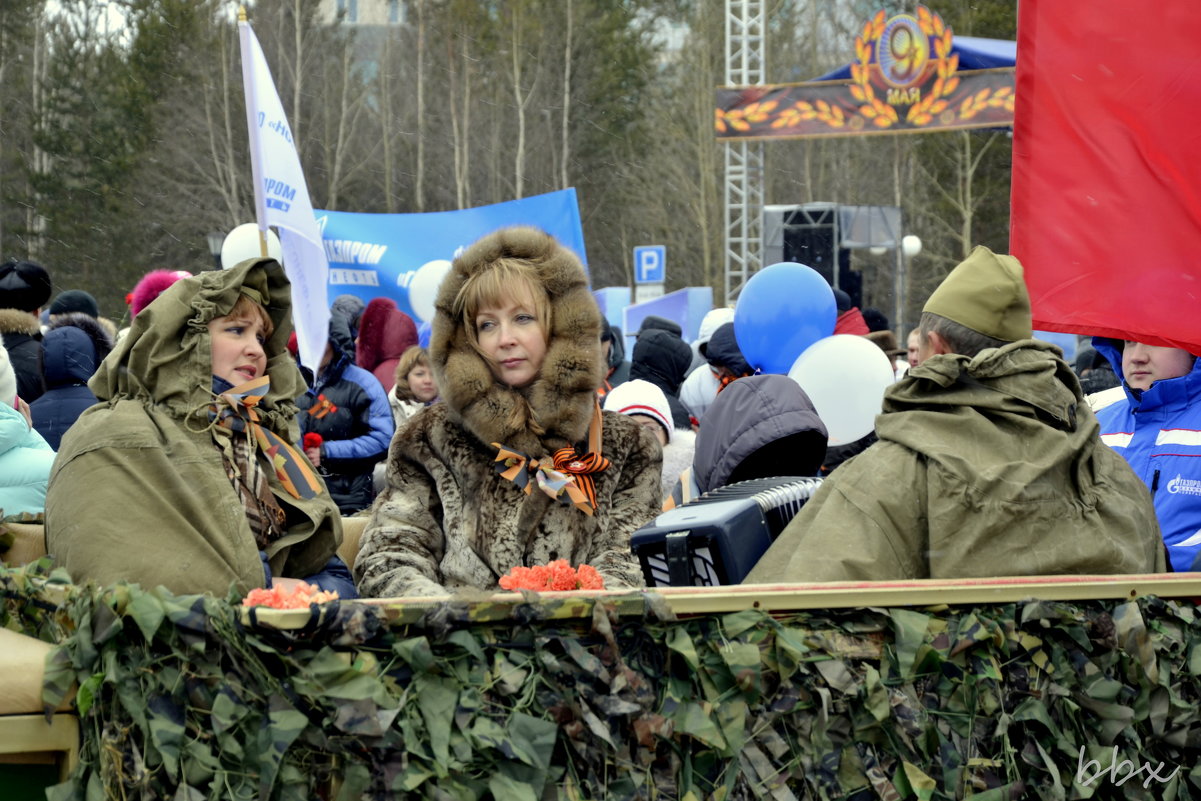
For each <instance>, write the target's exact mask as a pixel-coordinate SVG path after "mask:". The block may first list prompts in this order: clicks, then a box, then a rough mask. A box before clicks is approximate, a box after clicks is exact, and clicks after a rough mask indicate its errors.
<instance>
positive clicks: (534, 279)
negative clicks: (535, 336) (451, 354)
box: [451, 258, 551, 358]
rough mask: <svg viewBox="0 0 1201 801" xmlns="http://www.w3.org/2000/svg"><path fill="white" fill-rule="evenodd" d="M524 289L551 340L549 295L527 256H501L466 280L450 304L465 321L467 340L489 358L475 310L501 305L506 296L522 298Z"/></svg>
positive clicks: (452, 310) (548, 338)
mask: <svg viewBox="0 0 1201 801" xmlns="http://www.w3.org/2000/svg"><path fill="white" fill-rule="evenodd" d="M523 289H524V294H526V295H528V297H529V300H530V303H531V304H532V305H533V307H534V308H533V312H534V316H535V317H536V318H537V319H538V325H540V326H541V327H542V336H543V338H544V339H546V340H547V341H549V340H550V326H551V309H550V298H549V297H548V296H547V294H546V287H544V286H543V285H542V282H541V281H540V280H539V279H538V273H537V271H535V269H534V265H533V264H531V263H530V262H528V261H526V260H525V259H512V258H500V259H497V260H496V261H494V262H492V263H491V264H489V265H488V266H487V267H485V268H484V269H483V270H481V271H479V272H477V273H475V274H474V275H472V276H471V277H470V278H468V279H467V280H466V281H464V282H463V286H462V287H461V288H460V289H459V294H458V295H456V296H455V300H454V304H453V305H452V306H451V313H452V314H453V315H454V317H456V318H457V319H459V320H460V321H461V322H462V323H463V327H464V329H466V331H467V341H468V342H470V343H471V346H472V347H473V348H475V350H476V352H477V353H479V354H480V355H481V356H484V357H485V358H487V354H485V353H484V352H483V350H482V349H481V348H480V340H479V335H478V332H477V331H476V330H475V316H476V314H478V313H479V310H480V309H482V308H485V307H487V306H500V305H502V303H503V302H504V301H506V300H508V301H518V300H521V299H522V298H521V295H522V294H523V292H522V290H523Z"/></svg>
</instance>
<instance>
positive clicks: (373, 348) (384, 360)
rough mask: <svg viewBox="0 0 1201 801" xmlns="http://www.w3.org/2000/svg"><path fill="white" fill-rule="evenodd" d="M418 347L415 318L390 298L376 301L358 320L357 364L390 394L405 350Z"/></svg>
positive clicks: (371, 303) (373, 301)
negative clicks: (397, 306) (397, 367)
mask: <svg viewBox="0 0 1201 801" xmlns="http://www.w3.org/2000/svg"><path fill="white" fill-rule="evenodd" d="M416 344H417V325H416V323H414V322H413V318H412V317H410V316H409V315H407V314H405V313H404V312H402V311H401V310H400V309H398V308H396V304H395V303H394V302H393V301H391V300H389V299H388V298H375V299H374V300H372V301H371V302H370V303H368V304H367V308H366V309H364V310H363V316H362V317H360V318H359V344H358V346H357V347H356V348H355V364H357V365H358V366H359V367H362V368H363V369H364V370H367V371H369V372H370V373H371V374H372V375H374V376H375V377H376V379H377V380H378V381H379V382H380V385H381V386H383V388H384V392H385V393H391V392H392V387H394V386H396V365H397V363H398V362H399V361H400V356H401V354H403V353H404V352H405V351H406V350H408V349H409V348H411V347H413V346H414V345H416Z"/></svg>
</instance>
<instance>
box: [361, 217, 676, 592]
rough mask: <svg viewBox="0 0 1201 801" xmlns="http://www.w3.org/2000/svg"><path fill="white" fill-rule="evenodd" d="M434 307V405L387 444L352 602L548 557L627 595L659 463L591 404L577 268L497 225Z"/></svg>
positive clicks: (563, 252)
mask: <svg viewBox="0 0 1201 801" xmlns="http://www.w3.org/2000/svg"><path fill="white" fill-rule="evenodd" d="M435 308H436V316H435V319H434V325H433V332H432V335H431V338H430V359H431V362H432V364H433V368H434V373H435V375H436V377H437V383H438V387H439V389H440V390H441V393H442V399H443V401H445V402H444V403H438V404H435V405H433V406H430V407H428V408H427V409H425V410H424V411H422V412H421V414H418V415H416V416H414V417H413V418H412V419H410V420H409V422H408V424H407V425H406V426H405V427H404V428H402V429H401V430H400V431H399V432H398V433H397V435H396V437H395V438H394V439H393V441H392V446H391V449H390V451H389V455H388V470H387V487H386V489H385V490H384V492H383V494H381V496H380V497H379V499H378V500H377V502H376V504H375V506H374V507H373V509H372V516H371V521H370V522H369V523H368V524H367V528H366V530H365V531H364V533H363V540H362V547H361V550H360V552H359V555H358V558H357V559H356V561H355V565H354V571H355V578H356V580H357V582H358V586H359V590H360V592H361V593H362V594H363V595H367V596H376V597H395V596H420V595H424V596H429V595H444V594H447V593H452V592H457V591H462V590H471V589H474V590H483V591H490V590H496V589H498V580H499V578H500V577H501V576H504V575H505V574H507V573H508V572H509V570H510V569H511V568H513V567H516V566H526V567H529V566H534V565H539V564H545V563H547V562H550V561H553V560H556V559H565V560H567V561H568V562H569V563H571V565H572V566H578V565H580V564H583V563H587V564H590V565H592V566H593V567H594V568H596V569H597V571H598V572H599V573H600V574H601V576H602V577H603V578H604V580H605V585H606V587H610V588H611V587H619V586H640V585H641V584H642V574H641V571H640V569H639V567H638V562H637V560H636V559H635V558H634V556H633V555H632V553H631V551H630V534H631V533H632V532H633V531H634V530H636V529H637V528H638V527H639V526H641V525H643V524H644V523H646V522H647V521H648V520H650V519H651V518H653V517H654V516H655V515H656V514H657V512H658V508H659V503H658V500H659V478H660V465H661V459H662V456H661V451H660V448H659V445H658V443H657V442H656V441H655V440H654V438H653V437H652V436H651V434H650V433H649V432H648V431H647V430H646V429H644V428H643V427H642V426H639V425H638V424H637V423H635V422H634V421H632V420H630V419H629V418H627V417H625V416H623V415H618V414H614V413H612V412H603V413H602V412H601V410H600V408H599V403H598V401H597V395H596V389H597V387H598V386H599V385H600V383H601V379H602V377H603V375H604V368H605V364H604V361H603V360H602V358H601V349H600V334H601V329H602V317H601V314H600V310H599V309H598V308H597V306H596V302H595V300H593V298H592V294H591V293H590V292H589V290H588V284H587V277H586V276H585V274H584V270H583V267H582V266H581V265H580V262H579V260H578V259H577V258H576V257H575V255H574V254H572V253H571V251H569V250H568V249H567V248H565V247H563V246H562V245H560V244H559V243H558V242H556V241H555V240H554V239H553V238H552V237H550V236H548V235H547V234H545V233H543V232H541V231H538V230H536V229H533V228H509V229H504V230H501V231H497V232H495V233H493V234H490V235H488V236H486V237H484V238H483V239H481V240H480V241H478V242H476V243H475V244H474V245H472V246H470V247H469V248H467V249H466V250H465V251H464V252H463V253H462V254H461V255H460V256H459V257H458V258H456V259H455V261H454V265H453V267H452V269H451V272H450V273H449V274H448V275H447V277H446V279H445V280H444V281H443V282H442V286H441V288H440V290H439V292H438V299H437V303H436V304H435Z"/></svg>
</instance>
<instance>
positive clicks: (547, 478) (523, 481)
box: [492, 402, 609, 515]
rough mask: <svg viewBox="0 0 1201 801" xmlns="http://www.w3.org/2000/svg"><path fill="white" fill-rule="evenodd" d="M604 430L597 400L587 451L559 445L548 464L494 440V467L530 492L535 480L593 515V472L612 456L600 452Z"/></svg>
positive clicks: (569, 502)
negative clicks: (582, 451) (607, 457)
mask: <svg viewBox="0 0 1201 801" xmlns="http://www.w3.org/2000/svg"><path fill="white" fill-rule="evenodd" d="M602 433H603V432H602V428H601V410H600V403H599V402H596V403H595V404H594V406H593V414H592V422H591V423H590V424H589V427H588V452H587V453H584V454H582V455H581V454H579V453H577V452H576V450H575V448H560V449H559V450H557V451H555V454H554V456H553V457H552V459H551V462H552V464H551V465H546V464H543V463H541V462H539V461H538V460H537V459H532V458H530V457H529V456H526V455H525V454H524V453H521V452H520V451H515V450H513V449H512V448H506V447H505V446H504V445H501V444H500V443H499V442H493V443H492V445H493V447H495V448H496V449H497V454H496V458H495V460H493V468H494V469H495V470H496V472H497V473H499V474H500V475H501V477H503V478H506V479H508V480H509V481H512V482H513V483H514V484H516V485H517V486H518V487H520V488H521V489H522V490H523V491H524V492H525V493H526V494H527V495H528V494H529V493H530V491H531V490H532V489H533V484H534V483H535V482H536V483H537V484H538V486H539V488H540V489H541V490H542V491H543V492H545V493H546V494H547V495H549V496H551V497H552V498H555V499H556V500H558V501H559V502H560V503H562V504H564V505H574V506H575V507H576V508H577V509H579V510H580V511H582V512H584V513H586V514H588V515H591V514H592V513H593V511H594V510H595V509H596V508H597V500H596V481H595V480H594V479H593V478H592V474H593V473H600V472H602V471H604V470H605V469H607V468H608V467H609V460H608V459H606V458H605V457H604V456H602V455H601V435H602ZM552 465H553V466H552ZM539 474H541V475H539Z"/></svg>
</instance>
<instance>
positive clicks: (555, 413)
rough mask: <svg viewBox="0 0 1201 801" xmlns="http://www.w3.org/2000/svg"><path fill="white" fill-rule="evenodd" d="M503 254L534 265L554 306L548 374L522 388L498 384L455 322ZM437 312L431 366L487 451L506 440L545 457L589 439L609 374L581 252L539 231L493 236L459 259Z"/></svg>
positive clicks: (456, 413)
mask: <svg viewBox="0 0 1201 801" xmlns="http://www.w3.org/2000/svg"><path fill="white" fill-rule="evenodd" d="M504 256H508V257H513V258H522V259H527V260H529V261H531V262H532V263H533V264H534V265H535V269H536V271H537V274H538V277H539V279H540V280H541V281H542V285H543V286H544V287H545V288H546V292H547V295H548V297H549V298H550V305H551V330H550V337H549V339H550V342H549V345H548V346H547V350H546V358H545V360H544V361H543V362H542V373H541V375H540V376H539V377H538V379H537V380H535V381H534V382H533V383H532V384H530V385H529V386H528V387H525V388H523V389H521V390H515V389H512V388H510V387H507V386H505V385H504V384H501V383H500V382H498V381H497V380H496V379H495V378H493V376H492V371H491V370H490V369H489V366H488V363H487V361H486V360H485V359H484V358H483V357H482V356H480V355H479V354H478V353H477V352H476V351H475V349H474V348H472V347H471V343H470V341H469V340H468V338H467V332H466V330H465V329H464V327H463V323H462V321H461V320H457V319H454V318H453V317H452V316H451V308H452V306H453V304H454V300H455V297H456V296H457V295H458V293H459V289H460V288H461V287H462V286H463V284H464V283H465V282H466V280H467V279H468V278H469V277H470V276H471V275H473V274H475V273H476V272H479V271H481V270H483V269H485V268H486V267H487V266H488V265H490V264H491V263H492V262H494V261H495V260H496V259H498V258H501V257H504ZM435 308H436V314H435V317H434V323H433V330H432V332H431V335H430V362H431V364H432V366H433V369H434V374H435V376H436V377H437V380H438V388H439V391H440V392H441V396H442V399H443V400H444V401H446V404H447V407H448V409H449V411H450V415H451V419H452V420H455V421H456V422H459V423H461V424H462V425H463V427H464V428H466V429H467V430H468V431H469V432H470V433H471V434H472V435H473V436H474V437H476V438H477V439H478V440H479V441H480V442H482V443H483V444H485V445H488V444H490V443H492V442H501V443H504V445H505V446H507V447H509V448H514V449H516V450H519V451H522V452H523V453H526V454H529V455H530V456H544V455H547V454H549V453H553V452H554V451H555V450H557V449H558V448H561V447H564V446H566V445H576V444H578V443H580V442H581V441H582V440H584V439H585V438H586V437H587V434H588V423H589V422H590V421H591V419H592V412H593V408H594V405H595V403H596V388H597V387H598V386H600V383H601V380H602V378H603V376H604V365H603V364H602V358H601V348H600V334H601V326H602V319H603V318H602V317H601V313H600V309H599V308H598V307H597V305H596V300H595V299H594V298H593V297H592V293H591V292H590V291H589V289H588V277H587V275H586V274H585V273H584V268H583V266H582V265H581V264H580V261H579V259H577V258H576V256H575V254H573V253H572V252H571V251H570V250H568V249H567V248H566V247H564V246H562V245H560V244H559V243H558V242H557V241H555V239H554V238H552V237H551V236H549V235H548V234H546V233H544V232H542V231H540V230H538V229H535V228H526V227H517V228H507V229H503V230H500V231H497V232H495V233H492V234H489V235H488V236H485V237H484V238H483V239H481V240H479V241H478V242H476V243H475V244H474V245H471V246H470V247H468V248H467V249H466V250H465V251H463V253H461V254H460V255H459V256H458V258H456V259H455V260H454V264H453V266H452V267H451V271H450V273H448V274H447V276H446V278H445V280H443V282H442V286H441V288H440V289H439V291H438V299H437V302H436V304H435ZM539 431H541V432H542V433H539Z"/></svg>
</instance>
